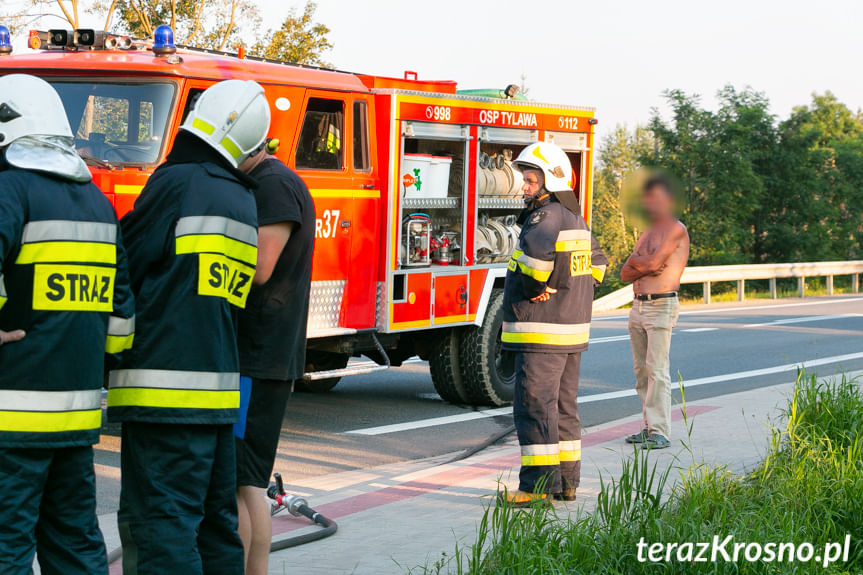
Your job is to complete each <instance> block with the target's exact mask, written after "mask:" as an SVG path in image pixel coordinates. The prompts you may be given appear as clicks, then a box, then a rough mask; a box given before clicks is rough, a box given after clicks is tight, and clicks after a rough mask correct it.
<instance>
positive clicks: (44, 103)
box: [0, 74, 72, 147]
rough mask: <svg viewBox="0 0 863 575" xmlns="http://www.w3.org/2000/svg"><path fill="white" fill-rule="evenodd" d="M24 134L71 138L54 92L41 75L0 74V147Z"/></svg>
mask: <svg viewBox="0 0 863 575" xmlns="http://www.w3.org/2000/svg"><path fill="white" fill-rule="evenodd" d="M25 136H62V137H65V138H72V129H71V128H70V127H69V119H68V118H67V117H66V110H65V108H64V107H63V100H61V99H60V95H59V94H57V91H56V90H54V88H53V87H52V86H51V84H49V83H48V82H46V81H45V80H43V79H41V78H37V77H36V76H29V75H26V74H9V75H8V76H2V77H0V147H5V146H8V145H9V144H11V143H12V142H14V141H15V140H18V139H20V138H23V137H25Z"/></svg>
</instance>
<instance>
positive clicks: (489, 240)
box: [474, 215, 521, 264]
mask: <svg viewBox="0 0 863 575" xmlns="http://www.w3.org/2000/svg"><path fill="white" fill-rule="evenodd" d="M476 231H477V233H476V239H475V240H474V243H475V245H476V261H477V263H480V264H491V263H500V262H505V261H507V260H508V259H509V258H510V256H512V252H513V251H514V250H515V248H516V246H517V245H518V235H519V234H520V233H521V226H519V225H518V224H517V223H516V216H513V215H509V216H501V217H496V218H489V217H487V216H482V217H481V219H480V224H479V225H478V226H477V227H476Z"/></svg>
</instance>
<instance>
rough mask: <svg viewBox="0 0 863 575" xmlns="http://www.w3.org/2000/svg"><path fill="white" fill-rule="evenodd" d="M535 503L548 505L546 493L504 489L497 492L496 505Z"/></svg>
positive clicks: (530, 504) (515, 505) (527, 505)
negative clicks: (502, 491) (513, 491)
mask: <svg viewBox="0 0 863 575" xmlns="http://www.w3.org/2000/svg"><path fill="white" fill-rule="evenodd" d="M536 503H540V504H543V505H548V504H549V501H548V495H547V494H545V493H528V492H526V491H516V492H515V493H510V492H509V491H505V492H504V493H498V494H497V504H498V505H507V506H509V507H531V506H532V505H534V504H536Z"/></svg>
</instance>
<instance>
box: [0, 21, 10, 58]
mask: <svg viewBox="0 0 863 575" xmlns="http://www.w3.org/2000/svg"><path fill="white" fill-rule="evenodd" d="M11 53H12V34H10V33H9V28H7V27H6V26H0V54H11Z"/></svg>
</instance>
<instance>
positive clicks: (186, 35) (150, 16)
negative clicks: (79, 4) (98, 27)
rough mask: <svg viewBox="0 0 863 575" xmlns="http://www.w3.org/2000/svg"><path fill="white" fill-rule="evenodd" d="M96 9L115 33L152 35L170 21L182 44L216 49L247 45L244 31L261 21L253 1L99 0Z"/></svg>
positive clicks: (138, 35) (145, 36)
mask: <svg viewBox="0 0 863 575" xmlns="http://www.w3.org/2000/svg"><path fill="white" fill-rule="evenodd" d="M93 11H94V12H96V13H99V14H102V15H103V16H104V17H105V28H106V29H112V30H113V31H115V32H123V33H127V34H131V35H133V36H137V37H141V38H148V37H151V36H152V35H153V32H154V31H155V29H156V28H157V27H158V26H160V25H162V24H167V25H169V26H171V28H172V29H173V30H174V34H175V38H176V40H177V42H178V43H180V44H185V45H189V46H195V47H198V48H209V49H215V50H225V49H228V48H233V47H234V46H237V45H245V44H246V42H244V41H243V40H242V38H241V35H240V31H241V30H253V29H255V28H256V27H257V26H258V25H259V24H260V21H261V18H260V13H259V11H258V7H257V5H256V4H254V3H253V2H252V1H251V0H98V1H97V2H96V4H95V5H94V7H93ZM115 17H116V18H117V22H116V24H115V25H114V26H113V27H112V26H111V22H112V20H113V19H114V18H115Z"/></svg>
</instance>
